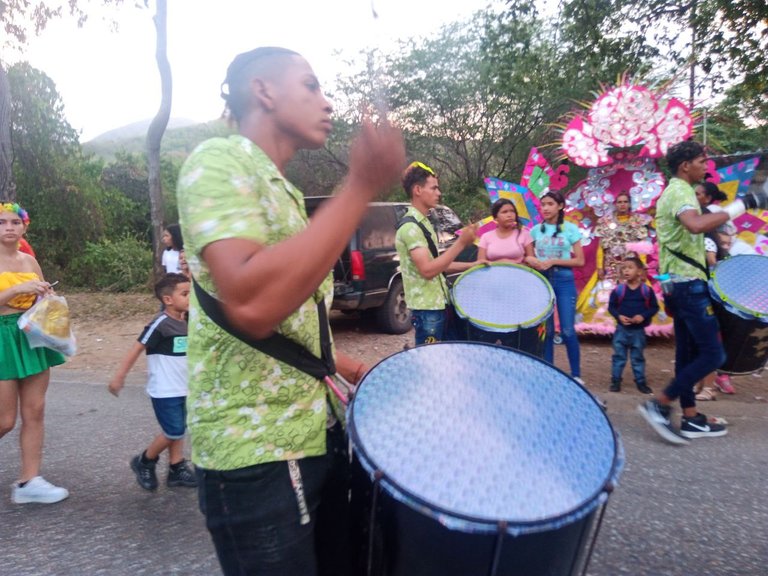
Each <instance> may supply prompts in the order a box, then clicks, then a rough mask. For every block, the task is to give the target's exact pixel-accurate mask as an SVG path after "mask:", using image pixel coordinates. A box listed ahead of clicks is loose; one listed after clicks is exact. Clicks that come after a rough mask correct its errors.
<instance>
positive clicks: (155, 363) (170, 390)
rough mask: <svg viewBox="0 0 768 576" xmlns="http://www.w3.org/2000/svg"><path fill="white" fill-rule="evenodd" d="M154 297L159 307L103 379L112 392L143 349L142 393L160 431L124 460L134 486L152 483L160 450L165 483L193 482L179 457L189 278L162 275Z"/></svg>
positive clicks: (181, 450)
mask: <svg viewBox="0 0 768 576" xmlns="http://www.w3.org/2000/svg"><path fill="white" fill-rule="evenodd" d="M155 296H157V299H158V300H160V302H162V303H163V305H164V309H163V311H162V312H160V313H159V314H158V315H157V316H155V318H154V319H153V320H152V322H150V323H149V324H147V326H146V327H145V328H144V330H143V332H142V333H141V335H140V336H139V339H138V341H137V342H136V344H134V346H133V348H131V350H130V352H128V354H127V355H126V356H125V358H124V359H123V362H122V363H121V364H120V368H118V370H117V374H115V376H114V378H112V381H111V382H110V383H109V391H110V392H111V393H112V394H114V395H115V396H117V395H118V394H119V393H120V390H122V389H123V386H124V385H125V377H126V376H127V374H128V372H130V370H131V368H132V367H133V365H134V364H135V363H136V360H137V359H138V358H139V356H141V354H142V352H144V351H146V353H147V369H148V372H149V377H148V380H147V394H149V396H150V398H151V399H152V408H153V409H154V411H155V417H156V418H157V421H158V423H159V424H160V428H161V429H162V433H161V434H158V435H157V436H156V437H155V439H154V440H152V443H151V444H150V445H149V446H148V447H147V449H146V450H144V452H142V453H141V454H139V455H137V456H134V457H133V458H132V459H131V462H130V465H131V469H132V470H133V472H134V473H135V474H136V480H137V482H138V483H139V486H141V487H142V488H144V489H145V490H155V489H156V488H157V475H156V473H155V466H156V465H157V460H158V458H159V457H160V453H161V452H163V451H164V450H166V449H167V450H168V464H169V468H168V479H167V484H168V486H189V487H195V486H197V481H196V480H195V475H194V473H193V472H192V470H190V469H189V467H188V466H187V461H186V460H185V459H184V433H185V431H186V419H187V410H186V401H187V394H188V388H187V321H186V313H187V311H188V310H189V279H188V278H187V277H186V276H184V275H183V274H166V275H165V276H163V278H161V279H160V281H159V282H158V283H157V284H156V285H155Z"/></svg>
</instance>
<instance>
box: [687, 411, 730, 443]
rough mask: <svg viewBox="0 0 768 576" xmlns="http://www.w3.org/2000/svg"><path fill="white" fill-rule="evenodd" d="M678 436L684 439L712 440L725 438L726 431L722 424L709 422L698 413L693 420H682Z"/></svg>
mask: <svg viewBox="0 0 768 576" xmlns="http://www.w3.org/2000/svg"><path fill="white" fill-rule="evenodd" d="M680 434H682V435H683V436H685V437H686V438H710V437H711V438H714V437H717V436H725V435H726V434H728V429H727V428H726V427H725V426H723V425H722V424H714V423H712V422H709V421H708V420H707V417H706V416H704V414H701V413H699V414H696V416H694V417H693V418H683V419H682V422H681V424H680Z"/></svg>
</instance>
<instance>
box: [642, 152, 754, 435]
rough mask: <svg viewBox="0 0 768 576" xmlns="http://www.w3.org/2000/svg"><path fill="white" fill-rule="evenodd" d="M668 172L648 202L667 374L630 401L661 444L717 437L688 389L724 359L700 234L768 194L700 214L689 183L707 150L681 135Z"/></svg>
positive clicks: (702, 172)
mask: <svg viewBox="0 0 768 576" xmlns="http://www.w3.org/2000/svg"><path fill="white" fill-rule="evenodd" d="M667 163H668V164H669V169H670V171H671V172H672V174H674V177H672V178H671V179H670V182H669V186H667V188H666V189H665V190H664V192H663V193H662V195H661V198H659V201H658V203H657V205H656V229H657V231H658V239H659V271H660V273H661V274H668V275H669V277H670V279H671V282H665V283H664V293H665V296H664V302H665V304H666V306H667V310H668V311H670V312H671V314H672V315H673V317H674V326H675V377H674V378H673V379H672V381H671V382H670V384H669V385H668V386H667V387H666V388H665V389H664V390H663V391H662V392H661V393H660V394H658V395H657V396H656V398H654V399H652V400H648V401H646V402H644V403H643V404H641V405H640V406H639V407H638V410H639V412H640V413H641V414H642V415H643V417H644V418H645V419H646V420H647V421H648V423H649V424H650V425H651V427H652V428H653V429H654V430H655V431H656V432H657V433H658V434H659V435H660V436H661V437H662V438H663V439H664V440H666V441H667V442H670V443H672V444H687V443H688V439H689V438H707V437H710V436H711V437H715V436H724V435H725V434H726V433H727V430H726V428H725V426H723V425H722V424H718V423H713V422H711V421H709V420H708V419H707V417H706V416H705V415H704V414H701V413H699V412H698V411H697V409H696V397H695V393H694V391H693V387H694V385H695V384H696V382H698V381H699V380H701V379H702V378H703V377H704V376H706V375H707V374H709V373H710V372H712V371H714V370H715V369H717V368H719V367H720V366H721V365H722V364H723V362H724V361H725V350H724V349H723V344H722V342H721V340H720V329H719V326H718V322H717V318H716V317H715V313H714V309H713V307H712V300H711V299H710V296H709V288H708V286H707V279H708V276H709V274H708V271H707V268H706V260H705V250H704V232H709V231H710V230H714V229H715V228H717V227H718V226H721V225H722V224H725V223H726V222H728V221H729V220H731V219H733V218H736V217H737V216H739V215H741V214H743V213H744V212H745V211H746V210H747V209H753V208H765V207H766V206H768V197H766V196H765V195H764V194H759V195H758V194H747V195H745V196H743V197H741V198H740V199H737V200H735V201H733V202H731V203H730V204H729V205H728V206H726V207H725V210H724V211H723V212H717V213H713V214H702V213H701V210H700V208H699V204H698V202H697V200H696V194H695V192H694V189H693V185H694V184H696V183H698V182H701V181H702V180H703V179H704V177H705V176H706V173H707V156H706V154H705V152H704V147H703V146H702V145H701V144H699V143H698V142H693V141H685V142H680V143H679V144H676V145H674V146H672V147H671V148H670V149H669V151H668V152H667ZM677 399H679V401H680V407H681V408H682V411H683V416H682V421H681V424H680V429H679V430H678V429H676V428H675V427H674V426H673V425H672V422H671V412H672V407H671V404H672V402H674V401H675V400H677Z"/></svg>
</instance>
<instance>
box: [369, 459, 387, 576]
mask: <svg viewBox="0 0 768 576" xmlns="http://www.w3.org/2000/svg"><path fill="white" fill-rule="evenodd" d="M383 478H384V472H382V471H381V470H374V472H373V493H372V495H371V519H370V521H369V523H368V565H367V566H366V568H365V573H366V574H367V576H371V574H372V573H373V543H374V541H375V538H374V536H375V535H376V507H377V506H378V504H379V492H381V480H382V479H383Z"/></svg>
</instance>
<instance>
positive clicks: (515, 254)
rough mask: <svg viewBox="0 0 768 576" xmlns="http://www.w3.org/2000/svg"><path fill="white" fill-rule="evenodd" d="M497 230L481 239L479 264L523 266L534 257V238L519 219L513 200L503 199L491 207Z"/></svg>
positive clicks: (487, 233) (478, 254) (478, 252)
mask: <svg viewBox="0 0 768 576" xmlns="http://www.w3.org/2000/svg"><path fill="white" fill-rule="evenodd" d="M491 214H492V215H493V219H494V220H495V221H496V229H495V230H491V231H490V232H486V233H485V234H483V235H482V236H481V237H480V246H479V248H478V251H477V259H478V261H479V262H481V261H484V260H488V261H490V262H510V263H513V264H523V262H524V260H525V258H527V257H529V256H530V257H533V238H532V237H531V235H530V233H529V232H528V230H527V229H526V228H524V227H523V225H522V224H521V223H520V221H519V220H518V218H517V209H516V208H515V205H514V204H513V203H512V201H511V200H509V199H507V198H501V199H499V200H496V202H494V203H493V205H492V206H491Z"/></svg>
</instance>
